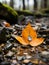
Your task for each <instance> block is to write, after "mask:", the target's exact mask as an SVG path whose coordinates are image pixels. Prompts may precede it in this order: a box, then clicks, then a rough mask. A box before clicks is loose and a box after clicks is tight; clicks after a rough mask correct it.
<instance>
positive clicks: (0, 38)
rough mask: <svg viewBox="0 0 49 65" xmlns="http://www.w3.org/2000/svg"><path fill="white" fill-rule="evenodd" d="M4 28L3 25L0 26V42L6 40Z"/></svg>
mask: <svg viewBox="0 0 49 65" xmlns="http://www.w3.org/2000/svg"><path fill="white" fill-rule="evenodd" d="M6 41H7V38H6V29H5V28H4V27H0V43H1V42H6Z"/></svg>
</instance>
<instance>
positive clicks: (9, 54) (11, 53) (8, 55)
mask: <svg viewBox="0 0 49 65" xmlns="http://www.w3.org/2000/svg"><path fill="white" fill-rule="evenodd" d="M13 55H14V53H13V52H11V51H9V52H8V53H7V54H6V57H7V58H11V57H12V56H13Z"/></svg>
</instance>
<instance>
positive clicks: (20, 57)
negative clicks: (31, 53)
mask: <svg viewBox="0 0 49 65" xmlns="http://www.w3.org/2000/svg"><path fill="white" fill-rule="evenodd" d="M23 59H25V57H24V56H17V60H23Z"/></svg>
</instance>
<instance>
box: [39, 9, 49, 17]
mask: <svg viewBox="0 0 49 65" xmlns="http://www.w3.org/2000/svg"><path fill="white" fill-rule="evenodd" d="M40 11H41V12H42V13H43V16H45V17H49V8H45V9H41V10H40Z"/></svg>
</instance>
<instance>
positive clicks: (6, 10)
mask: <svg viewBox="0 0 49 65" xmlns="http://www.w3.org/2000/svg"><path fill="white" fill-rule="evenodd" d="M0 19H3V20H6V21H8V22H9V23H10V24H15V23H17V22H16V21H17V20H18V14H17V12H16V11H15V10H14V9H12V8H11V7H9V6H8V5H6V4H2V3H0Z"/></svg>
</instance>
